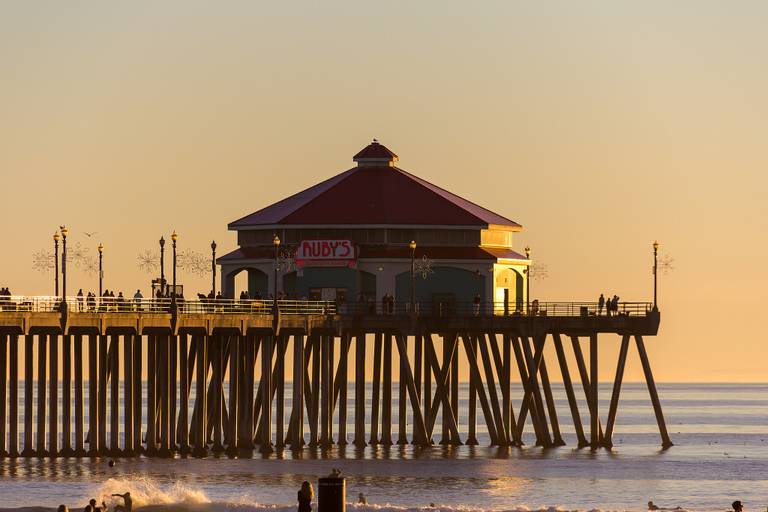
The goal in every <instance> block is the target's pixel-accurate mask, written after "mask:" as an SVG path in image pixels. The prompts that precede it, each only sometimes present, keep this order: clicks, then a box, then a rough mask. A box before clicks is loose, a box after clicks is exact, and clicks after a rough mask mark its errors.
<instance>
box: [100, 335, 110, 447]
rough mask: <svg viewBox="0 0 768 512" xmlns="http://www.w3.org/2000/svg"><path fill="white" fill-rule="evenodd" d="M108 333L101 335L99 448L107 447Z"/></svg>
mask: <svg viewBox="0 0 768 512" xmlns="http://www.w3.org/2000/svg"><path fill="white" fill-rule="evenodd" d="M108 341H109V338H108V337H107V336H106V335H99V407H98V415H99V433H98V436H99V439H98V442H99V450H106V449H107V347H108V345H107V343H108Z"/></svg>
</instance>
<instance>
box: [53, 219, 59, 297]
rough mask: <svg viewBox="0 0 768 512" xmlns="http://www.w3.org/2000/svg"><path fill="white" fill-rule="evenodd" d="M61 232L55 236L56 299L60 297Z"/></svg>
mask: <svg viewBox="0 0 768 512" xmlns="http://www.w3.org/2000/svg"><path fill="white" fill-rule="evenodd" d="M59 238H60V237H59V232H58V231H57V232H55V233H54V234H53V264H54V267H55V269H54V271H55V272H56V277H55V278H54V281H55V283H56V294H55V295H56V297H58V296H59Z"/></svg>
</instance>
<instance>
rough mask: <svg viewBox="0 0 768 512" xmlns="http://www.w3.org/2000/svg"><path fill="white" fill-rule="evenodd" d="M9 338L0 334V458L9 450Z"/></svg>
mask: <svg viewBox="0 0 768 512" xmlns="http://www.w3.org/2000/svg"><path fill="white" fill-rule="evenodd" d="M7 358H8V336H6V335H5V334H0V457H7V456H8V450H7V449H6V443H5V440H6V430H5V425H6V416H5V415H6V406H7V404H8V402H7V401H6V399H5V397H6V393H7V388H6V379H7V375H6V368H7V365H8V362H7Z"/></svg>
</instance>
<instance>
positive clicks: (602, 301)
mask: <svg viewBox="0 0 768 512" xmlns="http://www.w3.org/2000/svg"><path fill="white" fill-rule="evenodd" d="M603 306H605V296H604V295H603V294H602V293H601V294H600V298H599V299H597V316H600V315H602V314H603Z"/></svg>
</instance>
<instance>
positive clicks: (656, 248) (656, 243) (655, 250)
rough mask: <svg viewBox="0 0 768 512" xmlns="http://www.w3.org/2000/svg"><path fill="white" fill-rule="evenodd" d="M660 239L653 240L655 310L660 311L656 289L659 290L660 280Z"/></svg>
mask: <svg viewBox="0 0 768 512" xmlns="http://www.w3.org/2000/svg"><path fill="white" fill-rule="evenodd" d="M658 254H659V241H658V240H654V242H653V310H654V311H658V310H659V308H658V306H657V303H656V291H657V282H658V275H659V258H658Z"/></svg>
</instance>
